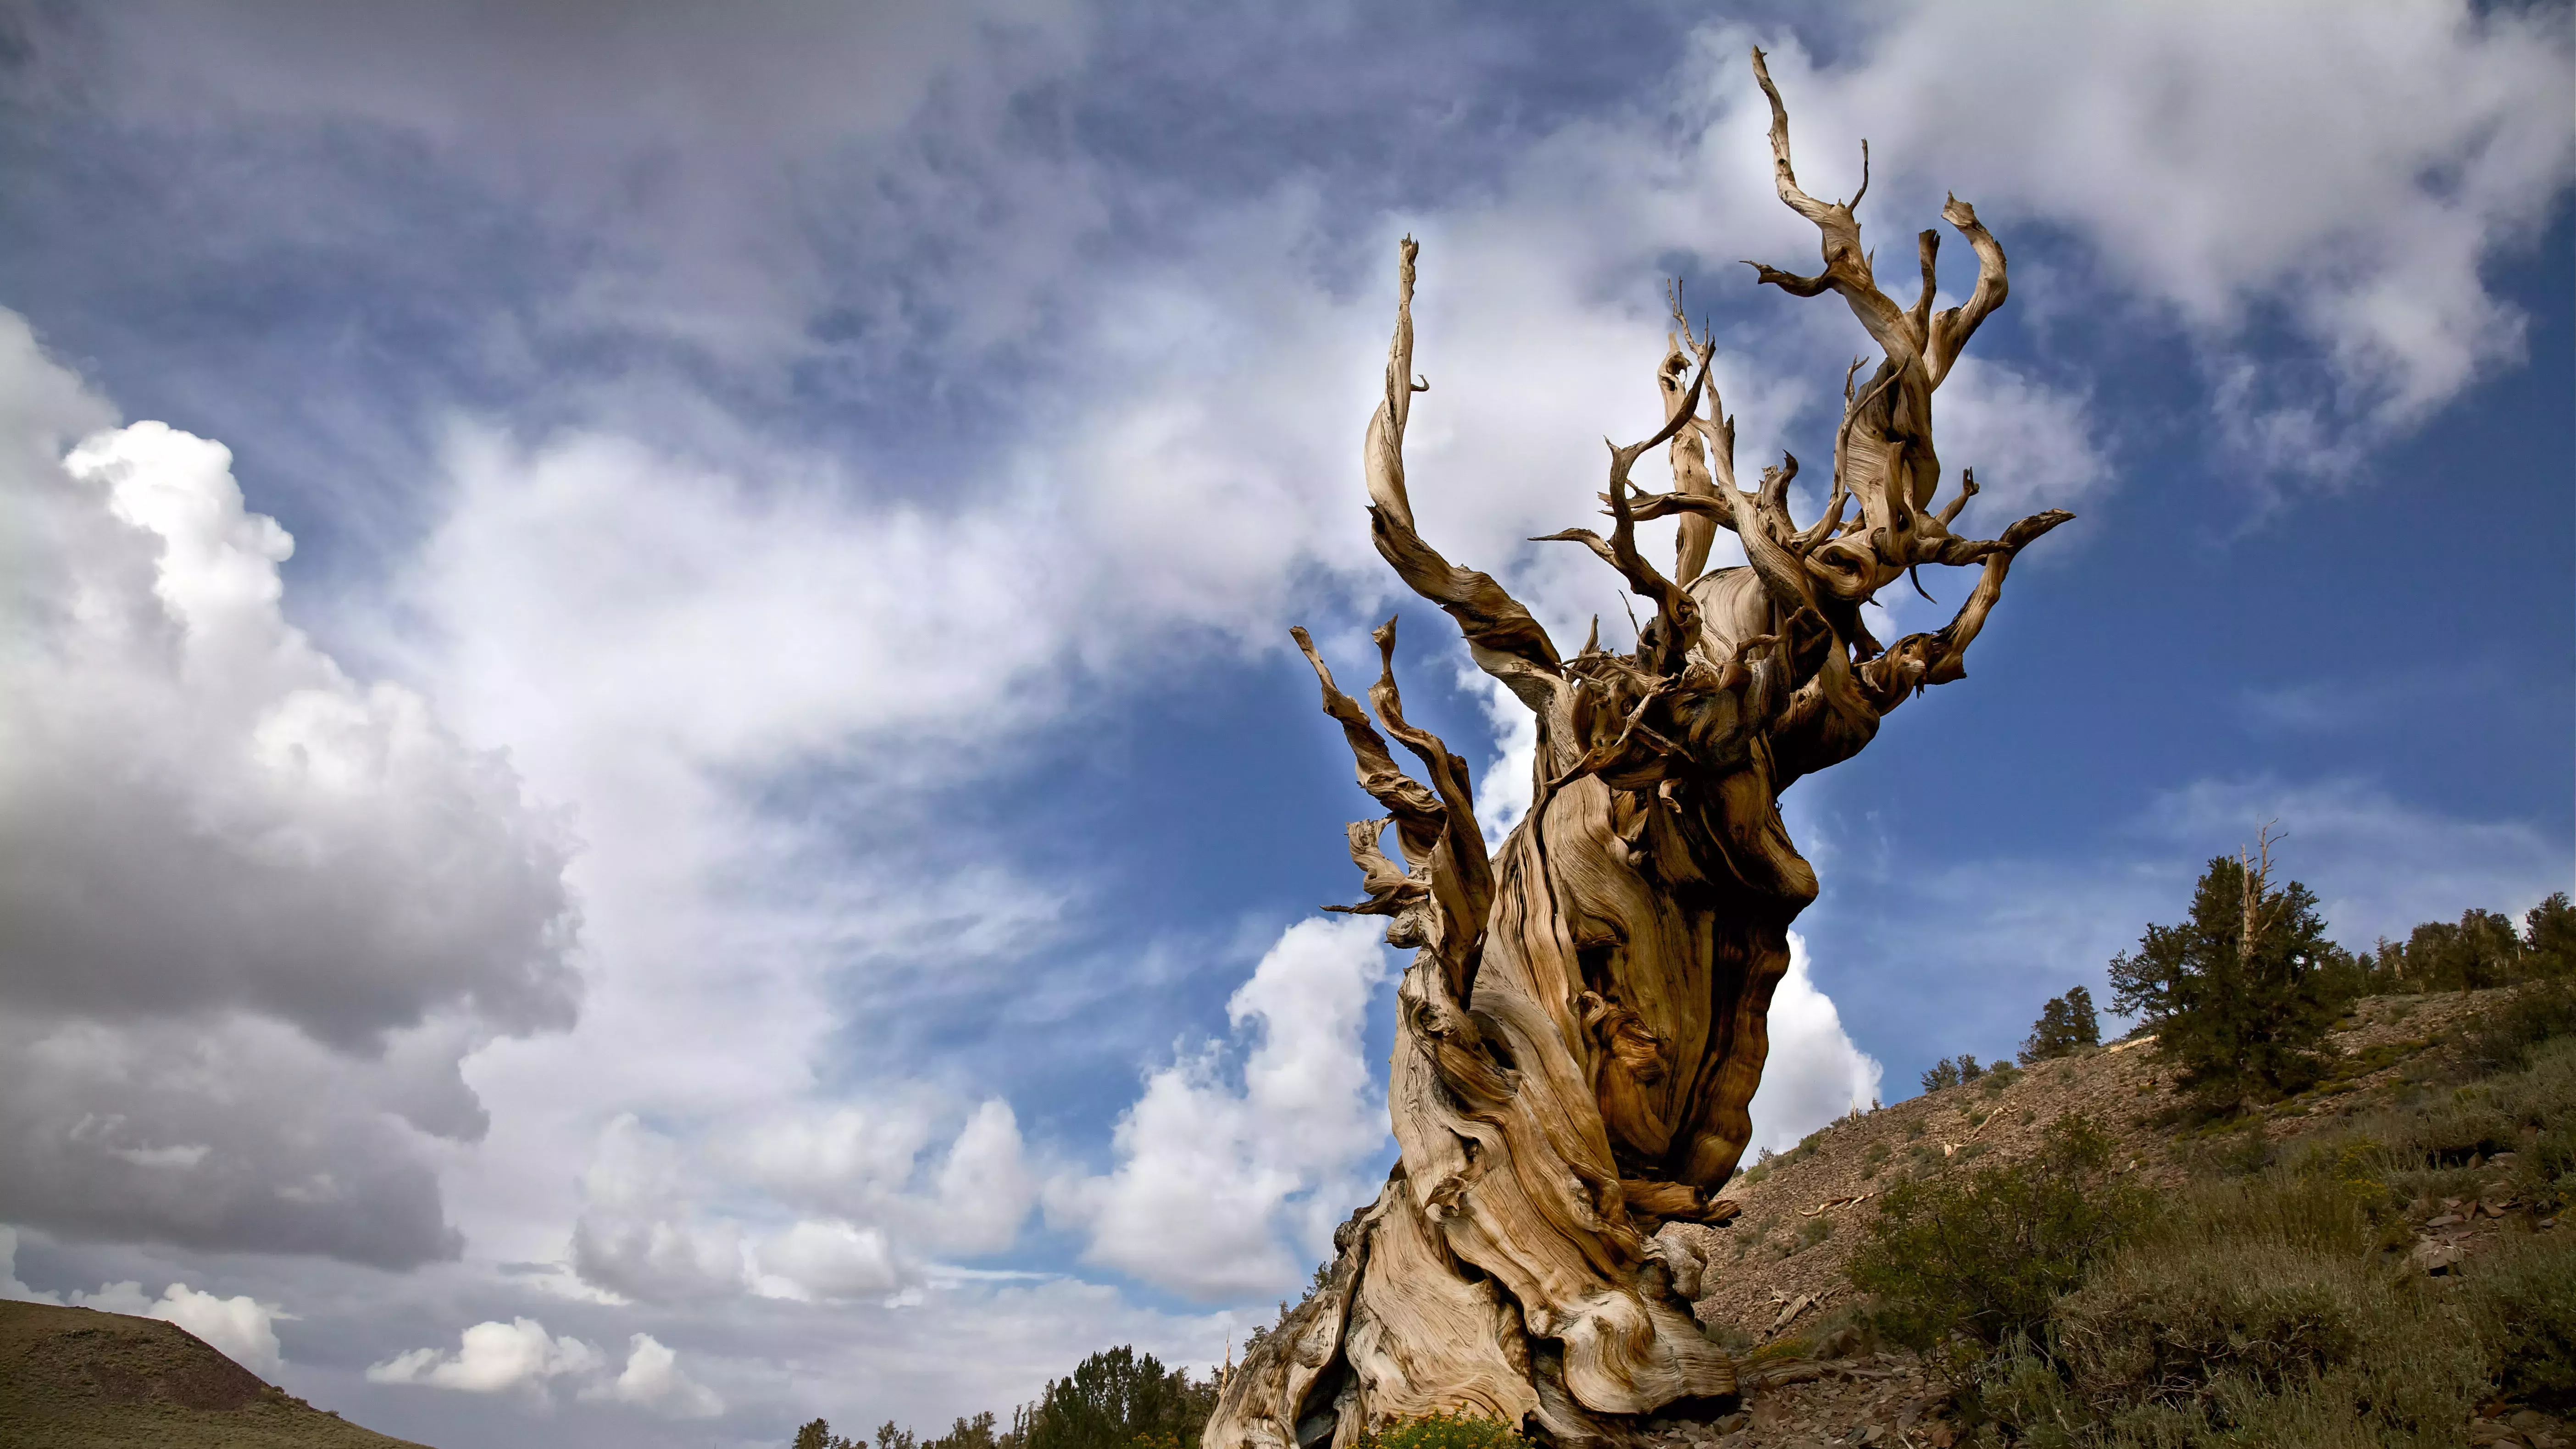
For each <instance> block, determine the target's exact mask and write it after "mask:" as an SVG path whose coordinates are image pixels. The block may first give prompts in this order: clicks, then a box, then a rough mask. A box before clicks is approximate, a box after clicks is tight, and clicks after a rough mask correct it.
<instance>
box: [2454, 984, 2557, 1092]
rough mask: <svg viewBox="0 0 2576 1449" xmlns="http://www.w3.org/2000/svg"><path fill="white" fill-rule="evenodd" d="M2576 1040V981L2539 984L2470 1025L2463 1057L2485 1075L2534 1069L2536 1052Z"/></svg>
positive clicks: (2527, 988)
mask: <svg viewBox="0 0 2576 1449" xmlns="http://www.w3.org/2000/svg"><path fill="white" fill-rule="evenodd" d="M2561 1037H2576V981H2571V980H2568V979H2566V978H2564V977H2560V978H2553V979H2550V980H2544V981H2537V982H2534V983H2532V984H2531V985H2528V986H2524V987H2522V988H2520V989H2519V990H2517V991H2515V992H2514V993H2513V995H2511V996H2510V997H2508V998H2506V999H2505V1000H2504V1001H2503V1002H2501V1003H2499V1004H2498V1005H2495V1006H2492V1007H2489V1008H2488V1009H2487V1010H2485V1011H2483V1012H2481V1013H2479V1014H2478V1016H2477V1017H2476V1018H2475V1019H2474V1020H2472V1021H2471V1022H2470V1023H2469V1027H2468V1030H2467V1031H2466V1032H2465V1033H2464V1034H2463V1035H2462V1038H2461V1042H2460V1054H2461V1055H2462V1056H2463V1057H2464V1058H2466V1059H2467V1061H2468V1062H2469V1064H2470V1065H2472V1066H2474V1067H2477V1068H2480V1069H2483V1070H2486V1071H2514V1070H2519V1069H2520V1068H2522V1067H2525V1066H2528V1065H2530V1064H2531V1059H2532V1049H2533V1048H2534V1047H2537V1046H2539V1045H2540V1044H2541V1043H2543V1042H2546V1041H2551V1040H2555V1039H2557V1038H2561Z"/></svg>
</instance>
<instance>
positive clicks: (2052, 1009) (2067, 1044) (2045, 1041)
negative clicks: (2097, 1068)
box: [2021, 986, 2102, 1066]
mask: <svg viewBox="0 0 2576 1449" xmlns="http://www.w3.org/2000/svg"><path fill="white" fill-rule="evenodd" d="M2101 1044H2102V1020H2101V1018H2100V1017H2099V1016H2097V1015H2095V1014H2094V1011H2093V993H2092V992H2090V991H2087V990H2085V989H2084V988H2083V987H2081V986H2072V987H2069V988H2067V991H2066V994H2065V995H2064V996H2053V997H2050V998H2049V1001H2048V1004H2047V1005H2046V1006H2043V1007H2041V1008H2040V1009H2039V1020H2038V1021H2037V1022H2035V1023H2033V1024H2032V1026H2031V1029H2030V1036H2029V1037H2028V1038H2027V1039H2025V1040H2024V1041H2023V1042H2022V1044H2021V1063H2022V1065H2023V1066H2029V1065H2030V1064H2031V1063H2033V1062H2044V1061H2047V1060H2049V1059H2050V1058H2052V1057H2062V1056H2066V1055H2068V1054H2069V1053H2071V1052H2073V1051H2075V1050H2076V1049H2077V1048H2079V1047H2089V1046H2100V1045H2101Z"/></svg>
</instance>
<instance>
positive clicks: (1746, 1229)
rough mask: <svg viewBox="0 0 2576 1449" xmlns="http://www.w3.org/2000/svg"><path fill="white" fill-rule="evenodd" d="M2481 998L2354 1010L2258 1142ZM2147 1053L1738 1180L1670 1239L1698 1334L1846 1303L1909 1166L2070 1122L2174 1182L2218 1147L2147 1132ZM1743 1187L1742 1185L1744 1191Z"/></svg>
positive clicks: (1808, 1151)
mask: <svg viewBox="0 0 2576 1449" xmlns="http://www.w3.org/2000/svg"><path fill="white" fill-rule="evenodd" d="M2490 994H2491V993H2484V992H2478V993H2467V994H2450V995H2439V996H2414V997H2372V998H2370V999H2368V1000H2365V1001H2362V1002H2361V1003H2359V1004H2358V1005H2357V1006H2356V1007H2355V1009H2354V1012H2353V1014H2352V1015H2351V1016H2350V1017H2349V1018H2347V1019H2346V1022H2345V1024H2344V1025H2343V1027H2342V1029H2341V1030H2339V1031H2337V1032H2336V1033H2335V1036H2334V1043H2335V1045H2336V1046H2337V1047H2338V1048H2339V1049H2340V1050H2341V1053H2342V1066H2343V1069H2342V1071H2341V1072H2339V1073H2338V1075H2337V1077H2336V1078H2335V1079H2334V1080H2332V1081H2329V1082H2328V1083H2326V1084H2325V1085H2324V1086H2322V1087H2320V1088H2319V1089H2318V1090H2317V1091H2314V1092H2311V1093H2308V1094H2306V1095H2305V1096H2303V1097H2302V1098H2300V1099H2298V1100H2296V1101H2294V1102H2291V1103H2287V1104H2284V1106H2283V1107H2282V1108H2278V1109H2275V1110H2274V1111H2273V1112H2272V1113H2270V1114H2268V1115H2267V1116H2266V1117H2265V1119H2264V1121H2263V1123H2262V1126H2261V1130H2262V1131H2263V1132H2264V1134H2265V1135H2266V1136H2267V1137H2271V1138H2275V1139H2277V1138H2281V1137H2287V1136H2293V1135H2296V1134H2297V1133H2298V1132H2299V1131H2300V1130H2302V1129H2303V1128H2304V1127H2306V1126H2309V1125H2313V1123H2315V1122H2316V1121H2318V1120H2320V1119H2324V1118H2329V1117H2331V1116H2333V1115H2334V1114H2335V1113H2336V1110H2337V1107H2338V1105H2339V1104H2340V1103H2342V1102H2343V1101H2345V1100H2346V1099H2351V1098H2356V1097H2358V1096H2359V1095H2361V1094H2365V1093H2367V1092H2368V1090H2369V1089H2370V1088H2372V1087H2376V1086H2379V1085H2382V1084H2384V1083H2386V1082H2388V1081H2390V1080H2391V1079H2392V1078H2395V1077H2397V1076H2400V1075H2403V1074H2404V1073H2405V1072H2406V1071H2407V1069H2408V1066H2409V1064H2410V1063H2414V1062H2416V1061H2417V1060H2418V1058H2419V1057H2420V1056H2421V1055H2422V1054H2423V1053H2424V1052H2426V1051H2428V1050H2430V1049H2431V1048H2432V1047H2434V1046H2435V1045H2436V1044H2437V1043H2438V1042H2439V1041H2440V1040H2442V1039H2443V1038H2444V1037H2446V1036H2447V1035H2448V1033H2449V1032H2450V1030H2451V1029H2452V1027H2453V1026H2454V1025H2456V1024H2457V1023H2458V1022H2459V1021H2460V1020H2462V1019H2463V1018H2465V1017H2466V1016H2468V1015H2470V1014H2471V1013H2473V1012H2475V1011H2477V1010H2478V1009H2479V1008H2480V1007H2481V1006H2482V1005H2484V1004H2485V1003H2484V1001H2483V998H2484V997H2486V996H2488V995H2490ZM2146 1045H2147V1044H2146V1043H2144V1042H2138V1043H2119V1044H2114V1045H2111V1046H2107V1047H2100V1048H2095V1049H2092V1050H2089V1051H2085V1052H2083V1053H2081V1054H2079V1055H2076V1056H2072V1057H2066V1058H2062V1059H2060V1060H2057V1061H2053V1062H2042V1063H2040V1064H2038V1065H2037V1066H2035V1067H2033V1068H2031V1069H2030V1070H2028V1071H2024V1072H2021V1073H2019V1074H2018V1076H2017V1077H2015V1078H2014V1079H2013V1080H2011V1081H2010V1082H2009V1083H2002V1082H1997V1081H1996V1080H1995V1079H1993V1078H1991V1077H1989V1078H1985V1079H1981V1080H1978V1081H1973V1082H1963V1083H1961V1084H1960V1085H1958V1086H1955V1087H1945V1088H1942V1089H1941V1090H1940V1091H1937V1092H1926V1093H1924V1094H1923V1095H1921V1096H1919V1097H1914V1098H1912V1099H1909V1100H1907V1101H1903V1102H1899V1103H1897V1104H1895V1105H1894V1106H1892V1107H1887V1108H1884V1109H1882V1110H1880V1111H1876V1112H1871V1113H1867V1114H1865V1115H1862V1116H1858V1117H1846V1118H1844V1119H1843V1120H1841V1121H1839V1122H1836V1123H1834V1124H1833V1125H1831V1126H1829V1127H1826V1128H1825V1129H1823V1130H1822V1131H1820V1132H1818V1133H1817V1134H1815V1135H1814V1136H1812V1137H1810V1138H1808V1139H1807V1141H1806V1142H1804V1143H1802V1144H1800V1146H1799V1147H1798V1148H1797V1150H1795V1151H1792V1152H1789V1153H1785V1154H1782V1155H1781V1156H1778V1157H1775V1158H1773V1159H1772V1160H1771V1162H1770V1163H1769V1165H1768V1169H1767V1171H1763V1172H1759V1173H1753V1172H1748V1173H1747V1174H1746V1175H1745V1177H1739V1178H1737V1179H1736V1180H1735V1181H1734V1182H1733V1183H1730V1184H1729V1185H1728V1186H1727V1188H1726V1191H1725V1192H1724V1193H1722V1194H1721V1196H1722V1197H1725V1198H1729V1199H1733V1200H1734V1201H1737V1202H1740V1203H1742V1204H1743V1212H1742V1214H1741V1215H1740V1216H1738V1217H1737V1218H1736V1219H1735V1220H1734V1221H1733V1222H1732V1223H1730V1224H1728V1225H1727V1226H1725V1227H1723V1228H1714V1229H1710V1228H1699V1227H1696V1226H1688V1225H1685V1226H1681V1227H1678V1228H1671V1229H1667V1231H1668V1232H1679V1233H1682V1234H1686V1235H1688V1236H1689V1238H1690V1239H1691V1241H1692V1243H1693V1245H1694V1247H1695V1248H1696V1249H1697V1251H1698V1252H1699V1253H1700V1255H1701V1256H1702V1257H1704V1258H1705V1259H1706V1260H1707V1262H1708V1271H1707V1272H1706V1274H1705V1275H1704V1276H1703V1277H1702V1279H1701V1296H1700V1298H1699V1300H1698V1303H1697V1305H1696V1307H1697V1311H1698V1313H1699V1317H1700V1321H1701V1322H1703V1323H1705V1324H1708V1325H1709V1326H1710V1327H1711V1328H1712V1329H1717V1330H1721V1331H1723V1330H1725V1329H1733V1330H1736V1331H1739V1332H1741V1333H1743V1334H1745V1335H1747V1336H1749V1337H1750V1338H1752V1339H1754V1340H1756V1341H1760V1340H1765V1339H1768V1338H1771V1337H1772V1336H1774V1332H1775V1330H1776V1331H1777V1332H1778V1333H1782V1334H1786V1333H1791V1332H1794V1331H1796V1329H1797V1328H1798V1327H1799V1326H1800V1325H1801V1324H1802V1323H1803V1322H1804V1321H1806V1320H1807V1319H1808V1318H1809V1317H1810V1315H1813V1316H1815V1317H1822V1316H1824V1311H1829V1310H1830V1309H1831V1308H1832V1307H1834V1306H1835V1305H1837V1304H1838V1303H1839V1302H1840V1301H1841V1298H1842V1295H1843V1294H1844V1293H1846V1292H1847V1291H1848V1289H1847V1287H1846V1285H1845V1283H1844V1279H1843V1271H1844V1265H1845V1264H1846V1263H1848V1262H1849V1261H1850V1259H1851V1253H1852V1249H1853V1246H1854V1244H1855V1243H1856V1241H1857V1240H1858V1238H1859V1236H1860V1234H1859V1229H1860V1228H1861V1227H1862V1226H1863V1224H1865V1223H1866V1222H1867V1221H1868V1220H1869V1219H1870V1218H1871V1217H1873V1216H1875V1214H1876V1212H1877V1207H1876V1204H1875V1201H1874V1199H1875V1198H1876V1197H1877V1195H1878V1194H1879V1193H1880V1192H1882V1191H1884V1190H1885V1189H1887V1188H1890V1187H1893V1186H1895V1185H1896V1184H1897V1183H1898V1182H1899V1181H1901V1180H1903V1178H1904V1177H1905V1175H1906V1173H1907V1172H1908V1170H1909V1169H1912V1168H1913V1167H1914V1166H1915V1165H1916V1164H1917V1163H1919V1162H1925V1161H1938V1160H1940V1159H1941V1158H1942V1157H1944V1156H1948V1155H1959V1154H1965V1155H1967V1156H1969V1157H1971V1158H1973V1157H1977V1156H1981V1155H1987V1154H1991V1156H1992V1157H1993V1158H1994V1159H1995V1160H1997V1161H2016V1160H2019V1159H2022V1158H2025V1157H2028V1156H2030V1155H2031V1154H2033V1153H2035V1152H2037V1151H2038V1150H2039V1146H2040V1142H2041V1138H2042V1137H2043V1135H2044V1134H2045V1133H2046V1132H2047V1130H2048V1127H2049V1124H2051V1123H2053V1122H2055V1121H2056V1120H2057V1119H2058V1118H2060V1117H2063V1116H2065V1115H2067V1114H2069V1113H2081V1114H2083V1115H2084V1116H2086V1117H2089V1118H2091V1119H2092V1120H2093V1123H2094V1125H2095V1126H2096V1127H2098V1128H2100V1129H2101V1130H2102V1131H2104V1132H2106V1133H2108V1134H2109V1135H2110V1136H2111V1137H2112V1138H2113V1140H2115V1141H2116V1142H2118V1143H2119V1144H2120V1146H2121V1150H2122V1154H2123V1156H2124V1158H2125V1159H2126V1161H2127V1163H2128V1164H2129V1167H2128V1170H2130V1171H2135V1172H2139V1173H2143V1174H2146V1176H2147V1178H2148V1180H2149V1181H2170V1180H2175V1179H2178V1178H2180V1177H2181V1176H2182V1168H2181V1166H2180V1165H2179V1163H2178V1162H2177V1160H2176V1158H2175V1154H2176V1153H2177V1152H2182V1151H2191V1150H2195V1148H2196V1149H2197V1150H2201V1151H2220V1150H2224V1147H2223V1146H2222V1145H2220V1144H2216V1143H2210V1142H2205V1141H2204V1142H2201V1143H2198V1144H2195V1143H2193V1142H2191V1141H2189V1140H2187V1139H2177V1138H2176V1137H2175V1136H2174V1135H2173V1134H2172V1133H2170V1132H2168V1131H2159V1130H2156V1129H2154V1128H2152V1127H2150V1126H2149V1125H2148V1121H2149V1119H2150V1118H2152V1117H2153V1116H2155V1115H2156V1114H2157V1113H2159V1112H2162V1111H2164V1110H2165V1109H2167V1108H2169V1107H2172V1106H2173V1105H2175V1103H2176V1101H2177V1098H2176V1095H2175V1093H2174V1088H2173V1084H2172V1082H2171V1081H2170V1080H2168V1078H2167V1075H2166V1073H2165V1072H2163V1071H2161V1070H2160V1069H2159V1068H2158V1066H2157V1063H2156V1061H2155V1053H2154V1052H2153V1051H2150V1050H2145V1049H2143V1048H2144V1047H2145V1046H2146ZM1747 1178H1752V1179H1755V1180H1753V1181H1747ZM1802 1295H1812V1296H1813V1298H1814V1299H1815V1300H1816V1302H1815V1304H1814V1306H1813V1307H1810V1308H1806V1309H1801V1310H1799V1312H1798V1314H1797V1315H1796V1318H1795V1319H1794V1320H1793V1321H1791V1322H1788V1323H1781V1322H1779V1319H1780V1315H1781V1313H1782V1312H1783V1310H1784V1309H1785V1308H1787V1307H1788V1306H1789V1305H1790V1304H1792V1303H1795V1302H1796V1301H1797V1299H1798V1298H1799V1297H1801V1296H1802Z"/></svg>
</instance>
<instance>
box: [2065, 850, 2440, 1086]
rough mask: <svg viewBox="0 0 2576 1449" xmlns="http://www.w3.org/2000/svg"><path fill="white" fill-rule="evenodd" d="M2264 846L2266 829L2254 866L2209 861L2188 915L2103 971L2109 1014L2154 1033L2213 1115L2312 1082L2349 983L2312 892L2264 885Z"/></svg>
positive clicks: (2153, 928)
mask: <svg viewBox="0 0 2576 1449" xmlns="http://www.w3.org/2000/svg"><path fill="white" fill-rule="evenodd" d="M2271 843H2272V837H2271V835H2270V834H2269V833H2268V832H2266V834H2265V835H2264V837H2263V838H2262V841H2261V849H2260V855H2259V857H2258V858H2256V859H2253V860H2248V859H2245V858H2242V857H2239V858H2234V859H2231V858H2229V857H2227V856H2220V857H2219V858H2217V859H2216V860H2213V861H2211V862H2210V863H2209V869H2208V870H2207V871H2206V872H2204V873H2203V874H2202V876H2201V878H2200V883H2199V886H2198V888H2197V889H2196V890H2195V891H2194V892H2193V895H2192V903H2191V918H2190V919H2189V920H2187V921H2185V922H2183V923H2182V924H2180V925H2176V926H2157V925H2150V926H2148V927H2147V931H2146V935H2145V936H2144V937H2142V938H2140V940H2139V942H2138V949H2137V950H2136V951H2134V952H2127V951H2124V952H2122V953H2121V954H2120V955H2119V956H2118V957H2116V958H2114V959H2113V960H2112V962H2111V989H2112V999H2113V1005H2114V1007H2115V1008H2116V1009H2117V1010H2119V1011H2120V1012H2122V1013H2123V1014H2131V1013H2134V1014H2136V1015H2138V1016H2141V1017H2143V1018H2144V1019H2145V1021H2146V1023H2147V1024H2148V1025H2149V1026H2151V1027H2153V1028H2154V1029H2155V1032H2156V1044H2157V1050H2158V1052H2159V1053H2160V1054H2161V1055H2162V1056H2164V1057H2165V1058H2166V1059H2167V1060H2169V1061H2172V1062H2175V1063H2176V1064H2177V1065H2178V1066H2179V1067H2180V1068H2181V1079H2182V1081H2183V1083H2184V1085H2186V1086H2189V1087H2191V1088H2193V1089H2195V1090H2196V1092H2197V1093H2198V1094H2199V1095H2200V1096H2201V1097H2202V1099H2203V1100H2204V1102H2206V1103H2207V1104H2208V1105H2211V1106H2216V1107H2222V1108H2224V1107H2233V1106H2235V1105H2238V1104H2241V1103H2243V1102H2245V1101H2246V1100H2249V1099H2254V1098H2264V1097H2272V1096H2278V1095H2281V1094H2284V1093H2288V1092H2294V1091H2297V1090H2299V1089H2301V1088H2303V1087H2306V1086H2308V1085H2310V1084H2312V1083H2314V1082H2315V1081H2316V1080H2317V1078H2318V1076H2319V1075H2320V1074H2321V1073H2322V1071H2323V1068H2324V1060H2323V1057H2322V1054H2321V1050H2320V1049H2321V1048H2322V1046H2323V1044H2324V1040H2325V1034H2326V1028H2327V1027H2328V1026H2329V1025H2331V1024H2332V1023H2333V1021H2334V1019H2335V1017H2336V1016H2337V1015H2338V1014H2339V1013H2340V1012H2341V1011H2342V1009H2343V1006H2344V1004H2345V1000H2346V997H2345V995H2344V987H2343V983H2344V982H2345V981H2347V980H2348V979H2350V977H2351V976H2352V975H2353V965H2352V963H2351V962H2350V960H2349V958H2348V953H2344V952H2343V951H2342V948H2340V947H2338V946H2336V945H2335V944H2334V943H2333V942H2331V941H2329V940H2327V939H2326V935H2325V929H2326V924H2325V920H2324V918H2323V917H2321V916H2319V915H2318V914H2317V909H2316V907H2317V898H2316V896H2315V895H2314V893H2312V892H2310V891H2309V890H2308V888H2307V887H2306V886H2304V885H2301V884H2300V883H2298V882H2297V881H2292V882H2290V883H2289V884H2288V885H2287V886H2283V887H2279V888H2277V889H2276V888H2274V887H2273V886H2272V884H2271V880H2270V877H2271V859H2270V855H2271V851H2270V847H2271ZM2410 955H2411V947H2410ZM2339 958H2341V959H2339Z"/></svg>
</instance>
